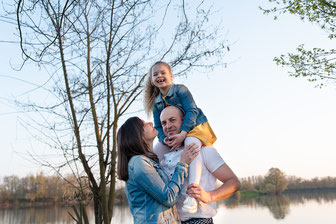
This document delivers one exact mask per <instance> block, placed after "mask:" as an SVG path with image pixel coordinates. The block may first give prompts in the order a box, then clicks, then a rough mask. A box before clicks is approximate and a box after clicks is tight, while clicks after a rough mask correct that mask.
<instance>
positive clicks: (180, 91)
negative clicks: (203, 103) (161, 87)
mask: <svg viewBox="0 0 336 224" xmlns="http://www.w3.org/2000/svg"><path fill="white" fill-rule="evenodd" d="M178 87H179V88H177V91H176V94H177V96H178V97H179V99H180V102H181V104H182V107H183V110H184V113H185V114H184V120H183V124H182V126H181V132H182V131H185V132H189V131H191V130H192V129H193V128H194V127H195V126H196V119H197V116H198V109H197V106H196V103H195V101H194V98H193V97H192V95H191V93H190V91H189V90H188V88H187V87H185V86H184V85H178Z"/></svg>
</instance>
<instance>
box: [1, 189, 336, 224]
mask: <svg viewBox="0 0 336 224" xmlns="http://www.w3.org/2000/svg"><path fill="white" fill-rule="evenodd" d="M69 211H71V209H69V208H67V207H48V208H29V209H2V210H0V223H1V224H2V223H4V224H8V223H18V224H21V223H41V224H42V223H43V224H45V223H50V224H63V223H74V222H73V221H72V219H71V218H70V216H69V215H68V212H69ZM88 215H89V217H90V220H91V221H90V223H94V221H93V210H92V209H88ZM214 221H215V223H217V224H222V223H223V224H225V223H228V224H245V223H258V224H272V223H277V224H279V223H286V224H298V223H305V224H316V223H323V224H335V223H336V192H324V193H300V194H297V193H295V194H294V193H292V194H286V195H282V196H280V197H275V196H264V197H261V198H258V199H250V200H244V201H242V200H241V201H239V202H238V201H236V200H224V201H221V202H220V203H218V213H217V215H216V216H215V218H214ZM132 222H133V221H132V216H131V214H130V212H129V209H128V207H127V205H125V206H117V207H116V208H115V216H114V218H113V222H112V223H114V224H130V223H132Z"/></svg>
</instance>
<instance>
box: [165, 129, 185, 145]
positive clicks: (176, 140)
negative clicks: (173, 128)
mask: <svg viewBox="0 0 336 224" xmlns="http://www.w3.org/2000/svg"><path fill="white" fill-rule="evenodd" d="M186 135H187V132H186V131H182V132H181V133H180V134H176V135H172V136H169V137H167V138H168V144H167V145H168V146H169V147H171V150H177V149H178V148H180V147H181V145H182V143H183V141H184V139H185V136H186Z"/></svg>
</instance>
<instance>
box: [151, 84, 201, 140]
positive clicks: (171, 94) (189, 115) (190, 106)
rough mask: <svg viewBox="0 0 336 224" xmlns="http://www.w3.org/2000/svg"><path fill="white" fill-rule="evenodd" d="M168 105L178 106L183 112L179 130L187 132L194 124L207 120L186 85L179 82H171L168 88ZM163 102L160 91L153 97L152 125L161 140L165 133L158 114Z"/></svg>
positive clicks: (166, 98) (163, 106) (162, 107)
mask: <svg viewBox="0 0 336 224" xmlns="http://www.w3.org/2000/svg"><path fill="white" fill-rule="evenodd" d="M165 101H166V103H167V104H168V105H172V106H175V107H178V108H179V109H180V110H181V111H182V112H183V114H184V120H183V124H182V126H181V131H186V132H189V131H191V130H192V129H193V128H194V127H195V126H197V125H200V124H202V123H205V122H207V121H208V120H207V118H206V116H205V115H204V114H203V112H202V110H201V109H199V108H197V106H196V103H195V101H194V99H193V97H192V95H191V93H190V91H189V90H188V88H187V87H185V86H184V85H181V84H172V85H171V86H170V88H169V91H168V94H167V96H166V97H165ZM165 106H166V105H165V103H164V101H163V99H162V95H161V93H159V95H158V96H157V97H156V98H155V100H154V106H153V118H154V127H155V128H156V130H158V132H159V134H158V138H159V141H160V142H163V140H164V139H165V137H166V136H165V135H164V133H163V129H162V125H161V121H160V114H161V111H162V110H163V109H164V108H165Z"/></svg>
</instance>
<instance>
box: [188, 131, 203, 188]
mask: <svg viewBox="0 0 336 224" xmlns="http://www.w3.org/2000/svg"><path fill="white" fill-rule="evenodd" d="M191 143H196V145H197V146H198V147H199V149H201V147H202V142H201V141H200V140H199V139H198V138H195V137H186V138H185V140H184V144H185V145H190V144H191ZM202 164H203V158H202V156H201V153H199V154H198V156H196V157H195V158H194V159H193V161H192V162H191V163H190V165H189V182H188V183H189V184H193V183H195V184H199V183H200V179H201V174H202Z"/></svg>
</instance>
